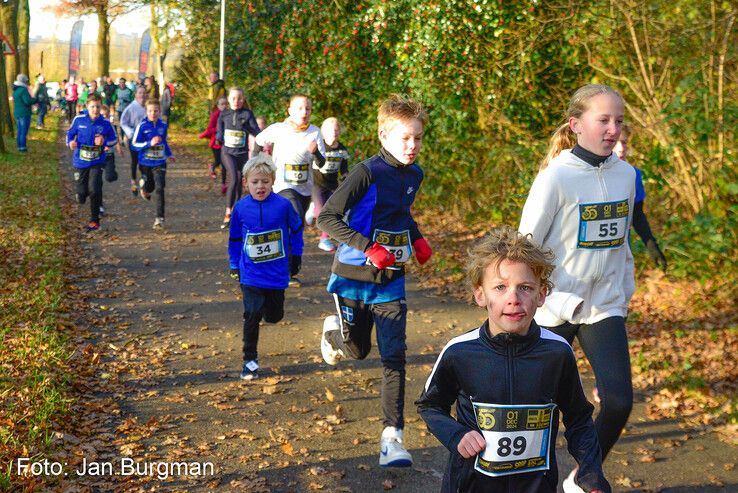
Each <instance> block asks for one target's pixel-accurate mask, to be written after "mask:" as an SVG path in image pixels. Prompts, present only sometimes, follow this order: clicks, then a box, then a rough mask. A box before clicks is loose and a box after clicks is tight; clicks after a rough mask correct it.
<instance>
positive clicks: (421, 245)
mask: <svg viewBox="0 0 738 493" xmlns="http://www.w3.org/2000/svg"><path fill="white" fill-rule="evenodd" d="M413 250H415V258H416V259H417V260H418V263H419V264H420V265H423V264H424V263H426V262H427V261H428V260H430V258H431V255H433V249H432V248H431V247H430V245H429V244H428V242H427V241H425V238H420V239H418V240H415V243H413Z"/></svg>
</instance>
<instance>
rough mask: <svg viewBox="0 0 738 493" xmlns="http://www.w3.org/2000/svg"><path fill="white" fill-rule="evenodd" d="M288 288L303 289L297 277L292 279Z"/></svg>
mask: <svg viewBox="0 0 738 493" xmlns="http://www.w3.org/2000/svg"><path fill="white" fill-rule="evenodd" d="M288 286H289V287H291V288H300V287H302V282H301V281H300V280H299V279H298V278H296V277H290V282H289V283H288Z"/></svg>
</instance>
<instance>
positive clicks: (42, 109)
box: [36, 103, 49, 127]
mask: <svg viewBox="0 0 738 493" xmlns="http://www.w3.org/2000/svg"><path fill="white" fill-rule="evenodd" d="M48 109H49V107H48V106H47V105H46V103H39V104H38V111H37V112H36V126H37V127H43V126H44V118H46V110H48Z"/></svg>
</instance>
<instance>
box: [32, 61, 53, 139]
mask: <svg viewBox="0 0 738 493" xmlns="http://www.w3.org/2000/svg"><path fill="white" fill-rule="evenodd" d="M33 97H34V98H36V103H37V104H38V108H37V109H36V115H37V116H38V118H37V120H36V129H37V130H42V129H43V128H44V118H45V117H46V112H47V111H48V110H49V108H50V107H51V101H49V94H48V92H47V90H46V79H45V78H44V76H43V75H39V76H38V79H36V87H35V89H34V91H33Z"/></svg>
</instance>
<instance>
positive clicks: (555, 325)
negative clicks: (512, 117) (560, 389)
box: [519, 84, 635, 491]
mask: <svg viewBox="0 0 738 493" xmlns="http://www.w3.org/2000/svg"><path fill="white" fill-rule="evenodd" d="M623 117H624V102H623V99H622V97H621V96H620V94H619V93H618V92H617V91H615V90H614V89H612V88H610V87H609V86H606V85H602V84H590V85H586V86H584V87H581V88H579V89H578V90H577V91H576V92H575V93H574V95H573V96H572V98H571V101H570V103H569V108H568V110H567V114H566V120H565V122H564V123H563V124H562V125H561V126H560V127H559V128H558V129H557V130H556V132H555V133H554V135H553V137H552V138H551V145H550V147H549V151H548V154H547V155H546V157H545V158H544V160H543V162H542V163H541V167H540V170H539V172H538V176H536V178H535V180H534V182H533V185H532V186H531V189H530V193H529V194H528V198H527V200H526V202H525V206H524V207H523V214H522V218H521V221H520V228H519V230H520V232H521V233H523V234H530V235H531V237H532V240H533V241H534V242H535V243H537V244H538V245H541V246H543V247H545V248H549V249H551V250H552V251H553V252H554V254H555V256H556V259H555V264H556V269H555V270H554V272H553V275H552V277H551V280H552V281H553V284H554V289H553V291H552V292H551V294H549V295H548V296H547V298H546V302H545V304H544V306H542V307H541V308H539V309H538V311H537V313H536V317H535V320H536V322H538V324H539V325H542V326H544V327H547V328H549V329H551V330H552V331H554V332H556V333H557V334H559V335H561V336H562V337H564V338H565V339H566V340H567V341H569V343H570V344H571V343H572V342H573V340H574V337H576V338H577V339H578V340H579V344H580V345H581V347H582V349H583V351H584V354H585V355H586V356H587V358H588V359H589V362H590V364H591V365H592V369H593V370H594V374H595V377H596V379H597V388H598V390H599V397H600V399H601V408H600V412H599V415H598V416H597V419H596V420H595V426H596V428H597V434H598V438H599V441H600V446H601V448H602V458H603V460H604V458H605V456H606V455H607V453H608V452H609V451H610V449H611V448H612V446H613V445H615V442H616V441H617V439H618V437H619V436H620V433H621V431H622V429H623V427H624V426H625V423H626V422H627V420H628V415H629V414H630V410H631V407H632V404H633V385H632V381H631V372H630V357H629V354H628V340H627V334H626V331H625V317H626V315H627V305H628V300H629V299H630V297H631V295H632V294H633V290H634V279H633V258H632V256H631V252H630V248H628V236H627V235H628V229H629V228H630V224H631V218H632V211H633V203H634V198H635V171H634V170H633V167H632V166H630V165H628V164H627V163H626V162H625V161H621V160H620V159H619V158H618V157H617V155H616V154H615V153H613V152H612V151H613V148H614V147H615V144H616V143H617V141H618V137H619V135H620V131H621V128H622V125H623ZM575 475H576V469H575V470H574V471H572V474H570V475H569V477H568V478H567V480H566V481H565V482H564V490H565V491H581V490H579V488H578V487H577V486H576V485H575V484H574V478H575Z"/></svg>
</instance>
